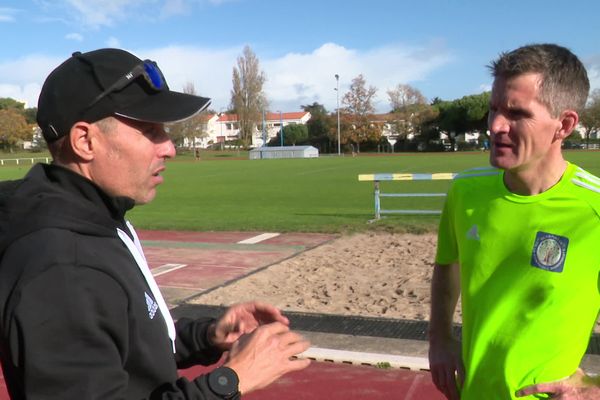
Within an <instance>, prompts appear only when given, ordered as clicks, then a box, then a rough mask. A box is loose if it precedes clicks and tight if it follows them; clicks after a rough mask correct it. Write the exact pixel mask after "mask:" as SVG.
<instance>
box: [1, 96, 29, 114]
mask: <svg viewBox="0 0 600 400" xmlns="http://www.w3.org/2000/svg"><path fill="white" fill-rule="evenodd" d="M24 108H25V103H21V102H20V101H17V100H15V99H11V98H10V97H1V98H0V110H11V109H12V110H17V111H20V112H22V111H23V110H24Z"/></svg>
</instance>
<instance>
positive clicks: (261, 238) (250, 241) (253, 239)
mask: <svg viewBox="0 0 600 400" xmlns="http://www.w3.org/2000/svg"><path fill="white" fill-rule="evenodd" d="M279 235H281V233H269V232H267V233H263V234H261V235H257V236H254V237H251V238H248V239H245V240H242V241H239V242H238V244H256V243H260V242H262V241H265V240H268V239H271V238H274V237H277V236H279Z"/></svg>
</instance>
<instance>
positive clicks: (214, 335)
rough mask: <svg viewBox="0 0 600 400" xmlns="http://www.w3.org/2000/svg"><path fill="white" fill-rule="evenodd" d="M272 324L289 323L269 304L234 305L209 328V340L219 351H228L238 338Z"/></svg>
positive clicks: (286, 324) (249, 303)
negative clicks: (261, 326)
mask: <svg viewBox="0 0 600 400" xmlns="http://www.w3.org/2000/svg"><path fill="white" fill-rule="evenodd" d="M272 322H279V323H281V324H283V325H285V326H288V325H289V323H290V322H289V320H288V319H287V318H286V317H284V316H283V315H282V314H281V311H280V310H279V309H278V308H276V307H274V306H272V305H270V304H265V303H260V302H248V303H241V304H235V305H233V306H231V307H229V308H228V309H227V311H226V312H225V314H224V315H223V316H222V317H221V318H220V319H219V320H218V321H217V322H216V324H214V325H213V326H211V327H210V328H209V339H210V342H211V343H212V344H213V345H214V346H216V347H218V348H219V349H221V350H229V349H230V348H231V346H232V344H233V343H234V342H235V341H236V340H238V339H239V338H240V336H242V335H244V334H247V333H250V332H252V331H254V330H255V329H256V328H258V327H259V326H260V325H264V324H269V323H272Z"/></svg>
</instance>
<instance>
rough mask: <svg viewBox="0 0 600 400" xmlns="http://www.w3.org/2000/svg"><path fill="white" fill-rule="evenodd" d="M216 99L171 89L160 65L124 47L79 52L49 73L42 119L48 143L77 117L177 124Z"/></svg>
mask: <svg viewBox="0 0 600 400" xmlns="http://www.w3.org/2000/svg"><path fill="white" fill-rule="evenodd" d="M209 104H210V99H208V98H206V97H200V96H194V95H191V94H186V93H179V92H174V91H172V90H170V89H169V86H168V85H167V82H166V81H165V79H164V76H163V75H162V73H161V72H160V69H159V68H158V66H157V65H156V63H154V62H153V61H150V60H141V59H139V58H138V57H136V56H134V55H133V54H131V53H129V52H127V51H125V50H120V49H99V50H94V51H90V52H88V53H80V52H76V53H73V55H72V56H71V57H70V58H69V59H67V60H66V61H65V62H63V63H62V64H61V65H59V66H58V67H57V68H56V69H55V70H54V71H52V72H51V73H50V75H48V77H47V78H46V81H45V82H44V85H43V86H42V90H41V92H40V97H39V100H38V111H37V123H38V125H39V126H40V128H41V129H42V133H43V135H44V139H46V141H47V142H48V143H50V142H53V141H55V140H57V139H59V138H60V137H62V136H65V135H67V134H68V133H69V131H70V130H71V127H72V126H73V124H75V122H77V121H85V122H89V123H92V122H95V121H98V120H101V119H103V118H106V117H109V116H121V117H125V118H130V119H133V120H138V121H144V122H156V123H171V122H177V121H181V120H184V119H186V118H189V117H191V116H193V115H194V114H196V113H198V112H200V111H202V110H204V109H205V108H206V107H208V105H209Z"/></svg>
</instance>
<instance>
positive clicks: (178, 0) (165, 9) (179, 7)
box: [162, 0, 189, 16]
mask: <svg viewBox="0 0 600 400" xmlns="http://www.w3.org/2000/svg"><path fill="white" fill-rule="evenodd" d="M188 10H189V7H188V4H187V2H186V1H185V0H166V1H165V4H164V5H163V6H162V14H163V15H164V16H171V15H180V14H185V13H186V12H187V11H188Z"/></svg>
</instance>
